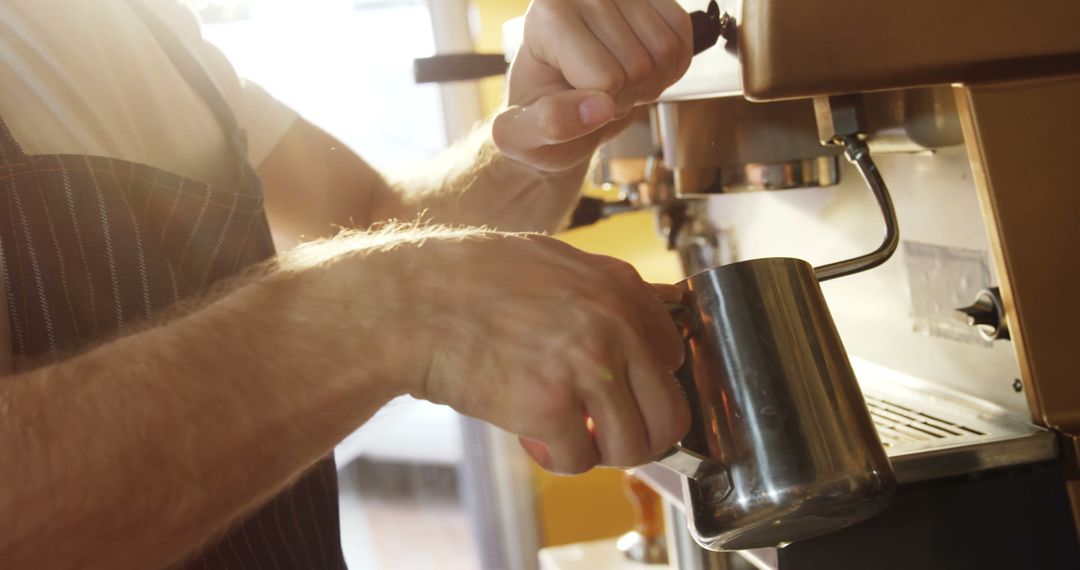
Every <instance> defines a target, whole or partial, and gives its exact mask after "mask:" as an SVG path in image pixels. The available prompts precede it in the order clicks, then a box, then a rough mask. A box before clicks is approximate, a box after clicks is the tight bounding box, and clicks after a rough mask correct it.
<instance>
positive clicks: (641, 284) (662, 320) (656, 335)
mask: <svg viewBox="0 0 1080 570" xmlns="http://www.w3.org/2000/svg"><path fill="white" fill-rule="evenodd" d="M597 257H599V258H600V263H599V264H598V265H599V266H600V267H603V268H604V269H605V270H606V271H607V272H608V273H609V274H610V275H611V276H612V277H613V278H614V279H615V280H616V281H617V282H618V283H619V285H620V288H621V291H622V293H623V294H624V295H625V296H626V298H627V300H628V301H629V302H630V303H631V306H632V307H633V308H634V311H635V315H636V317H637V320H638V324H639V325H640V327H641V328H640V330H641V333H642V335H643V337H644V340H645V342H646V345H647V346H648V347H649V349H650V350H649V352H650V354H654V355H655V356H656V359H657V360H658V361H659V363H660V364H661V365H662V366H663V367H664V368H667V369H669V370H677V369H678V368H679V367H680V366H682V363H683V359H684V358H685V347H684V346H683V340H682V335H681V334H680V333H679V330H678V327H676V326H675V321H674V320H673V319H672V317H671V313H670V312H669V311H668V309H667V307H665V306H664V304H663V303H664V302H667V301H661V300H660V299H659V298H658V297H657V294H656V291H657V287H658V286H654V285H650V284H648V283H646V282H645V281H644V280H642V279H641V275H639V274H638V272H637V270H636V269H634V266H632V265H630V264H629V263H626V262H624V261H620V260H617V259H614V258H609V257H605V256H597ZM666 287H668V288H674V289H675V290H677V291H678V294H677V295H678V296H676V293H674V292H673V291H671V290H670V289H661V290H662V291H663V292H664V293H665V294H666V295H668V296H672V297H674V298H675V301H672V302H678V299H680V298H681V295H682V290H681V289H679V288H678V287H676V286H674V285H668V286H666Z"/></svg>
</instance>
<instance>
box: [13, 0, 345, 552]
mask: <svg viewBox="0 0 1080 570" xmlns="http://www.w3.org/2000/svg"><path fill="white" fill-rule="evenodd" d="M129 3H130V4H131V5H132V7H133V8H134V9H135V11H136V12H138V13H139V15H140V16H141V17H142V18H143V21H144V22H145V24H146V25H147V27H148V28H149V29H150V30H151V32H153V34H154V36H155V37H156V38H157V39H158V42H159V43H160V44H161V46H162V48H163V49H164V50H165V52H166V53H167V54H168V55H169V57H170V59H171V60H172V61H173V63H174V64H175V65H176V67H177V69H178V70H179V71H180V73H181V74H182V75H183V76H184V77H185V79H186V80H187V82H188V83H189V84H190V85H191V87H192V88H194V89H195V90H196V91H197V92H198V93H199V94H200V95H201V96H202V97H203V98H204V99H205V101H206V103H207V104H208V105H209V107H210V108H211V110H212V111H213V112H214V114H215V116H217V118H218V119H219V121H221V123H222V124H223V126H224V127H225V128H226V132H227V133H231V135H232V136H231V140H230V147H231V151H232V154H233V157H234V159H235V163H236V165H237V168H236V174H235V178H236V184H235V187H234V188H232V189H223V188H215V187H212V186H209V185H207V184H204V183H201V182H196V181H194V180H190V179H187V178H184V177H181V176H177V175H175V174H170V173H168V172H163V171H161V170H158V169H156V168H152V167H150V166H147V165H143V164H136V163H132V162H127V161H123V160H116V159H111V158H103V157H94V156H76V155H63V156H58V155H26V154H24V153H23V152H22V150H21V149H20V147H19V145H18V143H17V142H16V141H15V139H14V138H13V137H12V135H11V133H10V132H9V131H8V129H7V127H6V126H5V125H4V123H3V121H2V120H0V271H2V274H3V279H4V288H5V290H6V292H7V298H6V302H7V309H8V315H9V320H10V328H11V333H12V334H11V337H12V347H11V349H12V356H13V362H14V367H15V370H16V371H21V370H26V369H28V368H31V367H33V366H38V365H41V364H45V363H48V362H55V361H57V360H61V359H63V358H66V357H69V356H71V355H73V354H76V353H78V352H79V351H80V350H83V349H85V348H88V347H90V346H92V345H93V344H94V343H97V342H100V341H103V340H107V339H110V338H114V337H116V336H117V335H118V334H122V333H123V332H124V331H125V330H128V329H129V328H131V327H134V326H136V325H137V324H138V323H141V322H143V321H146V320H147V319H148V318H150V317H152V316H153V315H155V314H156V313H158V312H159V311H161V310H163V309H165V308H167V307H170V306H172V305H174V304H175V303H177V302H179V301H181V300H183V299H185V298H187V297H190V296H193V295H198V294H199V293H200V292H203V291H205V290H206V289H207V288H208V287H210V286H211V285H213V284H214V283H216V282H218V281H220V280H221V279H224V278H226V277H229V276H231V275H234V274H236V273H237V272H238V271H240V270H242V269H244V268H245V267H248V266H250V265H252V264H254V263H258V262H260V261H263V260H265V259H267V258H269V257H271V256H272V255H273V254H274V246H273V243H272V242H271V239H270V232H269V228H268V226H267V223H266V216H265V213H264V211H263V197H262V186H261V183H260V182H259V179H258V177H257V176H256V175H255V172H254V170H253V169H252V167H251V165H250V164H249V163H248V161H247V158H246V157H247V153H246V143H245V140H244V135H243V132H242V131H241V130H240V128H239V126H238V125H237V122H236V119H235V117H234V116H233V114H232V111H231V110H230V109H229V107H228V105H227V104H226V103H225V100H224V98H223V97H222V95H221V93H220V92H219V91H218V90H217V88H216V86H215V85H214V83H213V81H212V80H211V79H210V77H209V75H207V73H206V71H205V70H204V69H203V68H202V66H200V65H199V64H198V63H197V62H196V60H195V59H194V57H193V56H192V55H191V54H190V53H189V52H188V51H187V49H186V48H185V47H184V46H183V45H182V44H181V43H180V40H179V39H178V38H177V37H176V36H175V35H174V34H173V33H172V32H171V31H170V30H169V29H168V28H167V27H165V25H164V24H163V23H162V22H161V21H160V20H158V19H157V17H156V16H155V15H154V14H152V13H150V12H149V11H148V10H147V9H146V8H145V7H143V6H142V4H140V3H139V2H137V1H136V0H132V1H130V2H129ZM236 348H237V349H238V350H240V349H242V348H243V347H236ZM177 381H178V382H183V381H199V382H204V381H216V382H228V381H229V379H228V378H224V377H222V378H197V379H196V378H187V379H185V378H179V379H177ZM177 428H178V429H182V428H183V426H177ZM258 468H259V466H258V465H252V466H251V469H258ZM119 500H123V499H122V498H119ZM339 534H340V532H339V528H338V504H337V474H336V469H335V467H334V462H333V457H332V456H331V457H328V458H326V459H324V460H323V461H321V462H320V463H318V464H317V465H315V466H314V467H313V468H312V469H311V470H309V471H308V472H307V473H306V474H305V475H304V476H303V477H302V478H301V479H300V480H299V481H297V482H296V483H295V484H294V485H293V486H292V487H290V488H289V489H287V490H286V491H284V492H283V493H281V494H280V495H278V496H277V497H276V498H274V499H273V500H272V501H270V502H269V503H268V504H266V505H265V506H263V507H262V508H261V509H260V510H258V511H257V512H256V513H255V514H254V515H252V516H251V517H250V518H248V519H247V520H245V521H242V522H240V523H238V524H237V525H236V526H235V527H234V528H233V529H232V530H230V531H229V532H228V533H227V534H226V536H224V537H223V538H222V539H221V540H219V541H218V542H217V543H216V544H213V545H211V546H209V547H208V548H206V549H205V550H204V551H203V552H201V553H198V554H196V555H195V556H194V557H192V558H191V559H190V560H189V561H188V562H186V563H185V564H184V565H182V566H181V567H182V568H192V569H203V570H209V569H219V568H221V569H225V568H228V569H236V570H258V569H267V570H286V569H293V568H304V569H309V568H327V569H343V568H345V563H344V560H343V558H342V553H341V544H340V538H339Z"/></svg>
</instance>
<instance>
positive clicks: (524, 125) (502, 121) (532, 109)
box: [492, 89, 615, 159]
mask: <svg viewBox="0 0 1080 570" xmlns="http://www.w3.org/2000/svg"><path fill="white" fill-rule="evenodd" d="M614 118H615V100H614V99H612V97H611V95H608V94H607V93H604V92H603V91H593V90H588V89H575V90H570V91H561V92H559V93H555V94H552V95H548V96H546V97H542V98H540V99H538V100H536V101H535V102H533V103H532V104H530V105H527V106H524V107H523V106H518V105H515V106H513V107H510V108H509V109H506V110H505V111H503V112H502V113H500V114H499V115H498V116H497V117H495V122H494V123H493V124H492V138H493V139H494V140H495V144H496V145H497V146H498V147H499V150H501V151H502V152H503V153H504V154H506V155H508V156H510V157H511V158H516V159H521V158H525V157H527V156H528V155H530V154H531V153H534V152H535V151H536V150H538V149H540V148H543V147H546V146H551V145H557V144H561V143H566V142H570V141H574V140H577V139H580V138H582V137H584V136H587V135H589V134H592V133H594V132H596V131H598V130H600V129H601V128H603V127H604V126H605V125H607V124H608V123H609V122H611V120H612V119H614Z"/></svg>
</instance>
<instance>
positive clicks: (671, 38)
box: [617, 1, 693, 101]
mask: <svg viewBox="0 0 1080 570" xmlns="http://www.w3.org/2000/svg"><path fill="white" fill-rule="evenodd" d="M617 6H618V8H619V11H620V12H621V13H622V16H623V18H625V19H626V21H627V22H628V23H629V24H630V27H631V28H632V29H633V30H634V34H635V35H636V36H637V39H638V40H639V41H640V42H641V44H642V45H643V46H644V48H645V49H646V50H647V51H648V53H649V56H650V58H651V59H652V64H653V68H652V69H651V70H650V73H648V74H646V75H645V77H643V79H642V81H641V83H642V87H641V91H640V92H639V94H638V96H639V99H640V100H643V101H650V100H653V99H656V98H657V97H659V96H660V93H661V92H663V90H664V89H665V88H667V86H668V85H671V84H672V83H674V82H675V80H676V79H678V78H679V77H681V76H682V74H683V73H684V72H685V69H683V60H684V56H687V55H688V54H689V56H687V57H685V60H686V63H687V65H689V57H690V56H692V50H693V46H692V45H691V43H692V42H691V43H686V42H683V41H682V40H681V39H680V37H679V32H678V31H676V30H675V29H673V27H672V26H671V25H669V24H668V23H667V21H666V20H664V18H663V17H662V16H661V15H660V13H659V12H658V11H657V9H656V7H655V6H653V5H652V4H651V3H649V2H645V1H641V2H621V3H618V4H617ZM679 11H680V12H682V13H683V14H685V12H683V11H682V9H681V8H679ZM687 50H689V51H687Z"/></svg>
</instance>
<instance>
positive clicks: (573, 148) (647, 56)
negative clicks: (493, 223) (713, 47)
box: [492, 0, 693, 172]
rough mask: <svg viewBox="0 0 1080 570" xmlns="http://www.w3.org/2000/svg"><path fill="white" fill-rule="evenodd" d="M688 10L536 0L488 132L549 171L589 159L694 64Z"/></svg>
mask: <svg viewBox="0 0 1080 570" xmlns="http://www.w3.org/2000/svg"><path fill="white" fill-rule="evenodd" d="M692 52H693V30H692V26H691V24H690V17H689V15H688V14H687V13H686V11H685V10H683V9H682V8H681V7H680V6H679V4H678V3H676V2H675V0H534V1H533V3H532V5H531V6H530V7H529V11H528V13H527V14H526V16H525V37H524V41H523V44H522V46H521V49H520V51H519V52H518V54H517V57H516V58H515V59H514V63H513V65H512V66H511V69H510V79H509V82H510V84H509V94H508V100H507V103H508V104H507V109H505V110H504V111H503V112H502V113H500V114H499V116H497V117H496V119H495V122H494V124H493V127H492V135H493V138H494V140H495V143H496V145H498V147H499V149H500V150H501V151H502V152H503V153H504V154H506V155H507V156H509V157H511V158H513V159H515V160H517V161H519V162H523V163H526V164H529V165H531V166H533V167H535V168H538V169H540V170H544V171H550V172H559V171H564V170H568V169H570V168H572V167H574V166H577V165H579V164H581V163H582V162H584V161H586V160H588V159H589V158H590V157H591V156H592V153H593V152H594V151H595V150H596V147H597V145H599V144H600V143H601V142H602V141H603V140H605V139H606V138H609V137H611V136H613V135H614V134H617V133H618V132H619V130H621V129H622V128H623V127H625V126H626V124H627V122H626V121H621V120H620V119H623V118H625V117H626V116H627V115H628V113H629V111H630V109H631V108H632V107H633V105H634V104H635V103H638V102H642V101H651V100H654V99H656V98H657V97H659V95H660V93H661V92H663V90H664V89H666V88H667V87H668V86H669V85H671V84H672V83H674V82H675V81H676V80H678V79H679V78H680V77H682V75H683V74H684V73H685V72H686V69H687V68H688V67H689V65H690V59H691V57H692V55H693V54H692Z"/></svg>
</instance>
